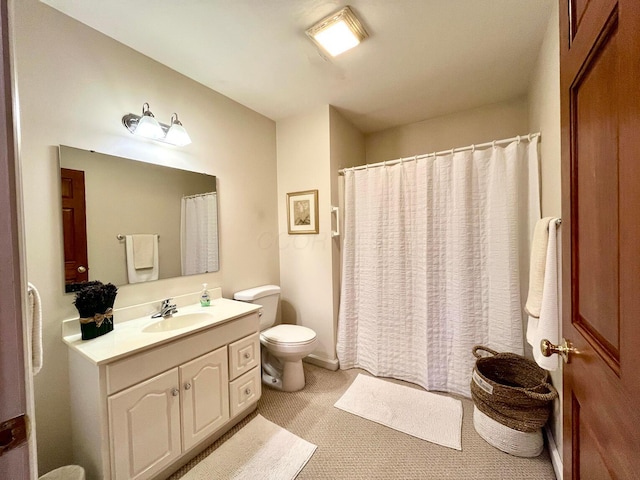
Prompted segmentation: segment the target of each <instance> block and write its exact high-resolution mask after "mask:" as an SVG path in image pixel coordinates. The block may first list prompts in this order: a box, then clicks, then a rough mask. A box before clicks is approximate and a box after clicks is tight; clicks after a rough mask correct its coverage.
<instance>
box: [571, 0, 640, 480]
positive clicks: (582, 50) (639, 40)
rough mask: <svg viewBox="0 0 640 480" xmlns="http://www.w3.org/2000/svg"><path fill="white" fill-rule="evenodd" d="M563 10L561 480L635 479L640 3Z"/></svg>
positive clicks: (638, 444)
mask: <svg viewBox="0 0 640 480" xmlns="http://www.w3.org/2000/svg"><path fill="white" fill-rule="evenodd" d="M560 5H561V7H560V11H561V25H560V28H561V33H560V35H561V36H560V38H561V58H560V75H561V104H562V112H561V118H562V190H563V206H562V212H563V250H564V251H566V252H570V254H569V255H564V256H563V269H562V270H563V291H564V292H569V293H567V294H565V295H564V298H563V335H564V336H565V337H566V338H567V339H569V340H570V341H572V342H573V345H574V347H575V348H576V350H577V352H576V353H575V354H573V355H571V358H570V362H569V363H568V364H566V365H565V367H564V369H563V383H564V458H563V463H564V478H565V479H566V480H569V479H578V478H583V479H589V478H593V479H607V478H612V479H627V478H637V476H638V472H639V471H640V455H638V452H640V429H639V428H638V425H640V414H639V413H638V409H637V408H636V405H637V403H638V401H639V400H640V398H639V395H640V374H639V373H638V372H639V370H638V368H640V321H639V319H638V316H639V315H640V300H638V299H639V298H640V293H639V291H640V246H639V245H640V241H639V240H638V239H639V238H640V221H638V219H639V218H640V193H639V192H640V134H639V133H638V132H640V88H639V87H638V85H639V83H638V80H637V79H638V78H640V62H639V61H638V59H639V58H640V35H639V34H638V32H640V2H638V1H637V0H617V1H616V0H599V1H597V2H596V1H593V0H591V1H587V2H578V1H572V0H561V3H560ZM576 13H581V15H580V21H579V22H578V23H575V14H576ZM569 14H571V15H574V18H573V20H574V24H571V20H570V18H569Z"/></svg>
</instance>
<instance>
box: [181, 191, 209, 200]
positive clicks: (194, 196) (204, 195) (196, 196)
mask: <svg viewBox="0 0 640 480" xmlns="http://www.w3.org/2000/svg"><path fill="white" fill-rule="evenodd" d="M215 194H216V192H207V193H196V194H195V195H185V196H183V197H182V199H183V200H184V199H187V198H198V197H206V196H207V195H215Z"/></svg>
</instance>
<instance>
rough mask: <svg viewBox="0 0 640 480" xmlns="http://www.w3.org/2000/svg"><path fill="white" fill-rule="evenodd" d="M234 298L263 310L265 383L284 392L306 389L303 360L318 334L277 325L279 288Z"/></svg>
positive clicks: (255, 290) (258, 289) (265, 288)
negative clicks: (256, 305) (260, 307)
mask: <svg viewBox="0 0 640 480" xmlns="http://www.w3.org/2000/svg"><path fill="white" fill-rule="evenodd" d="M233 298H234V299H235V300H240V301H243V302H249V303H256V304H260V305H261V306H262V309H261V311H260V344H261V345H262V383H264V384H265V385H268V386H270V387H272V388H276V389H278V390H282V391H285V392H295V391H297V390H301V389H302V388H304V385H305V380H304V369H303V367H302V359H303V358H304V357H306V356H307V355H309V354H310V353H311V352H313V350H314V348H315V346H316V343H317V340H316V332H314V331H313V330H312V329H310V328H307V327H302V326H299V325H284V324H283V325H276V326H273V325H274V324H275V321H276V313H277V311H278V301H279V298H280V287H278V286H277V285H264V286H261V287H255V288H251V289H248V290H242V291H240V292H237V293H236V294H235V295H234V296H233Z"/></svg>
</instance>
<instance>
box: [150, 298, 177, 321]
mask: <svg viewBox="0 0 640 480" xmlns="http://www.w3.org/2000/svg"><path fill="white" fill-rule="evenodd" d="M171 300H173V299H172V298H167V299H166V300H163V301H162V306H161V307H160V311H159V312H158V313H154V314H153V315H151V318H160V317H163V318H167V317H170V316H171V315H173V314H174V313H178V309H177V308H176V304H175V303H171Z"/></svg>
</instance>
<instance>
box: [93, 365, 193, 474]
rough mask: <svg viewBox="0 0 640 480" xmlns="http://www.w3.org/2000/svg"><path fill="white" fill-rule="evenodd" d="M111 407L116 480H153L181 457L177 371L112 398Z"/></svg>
mask: <svg viewBox="0 0 640 480" xmlns="http://www.w3.org/2000/svg"><path fill="white" fill-rule="evenodd" d="M108 404H109V437H110V438H109V440H110V445H111V468H112V471H113V472H114V475H113V478H114V479H116V480H134V479H135V480H141V479H144V478H151V477H152V476H153V475H154V474H156V473H158V472H159V471H161V470H162V469H164V468H165V467H167V466H168V465H169V464H171V463H173V461H174V460H175V459H177V458H178V457H179V456H180V455H181V453H182V450H181V445H180V391H179V389H178V369H177V368H174V369H172V370H169V371H167V372H165V373H162V374H160V375H157V376H155V377H153V378H150V379H149V380H147V381H145V382H142V383H140V384H138V385H134V386H133V387H131V388H128V389H126V390H124V391H122V392H120V393H117V394H115V395H112V396H110V397H109V400H108ZM96 421H97V419H96Z"/></svg>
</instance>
